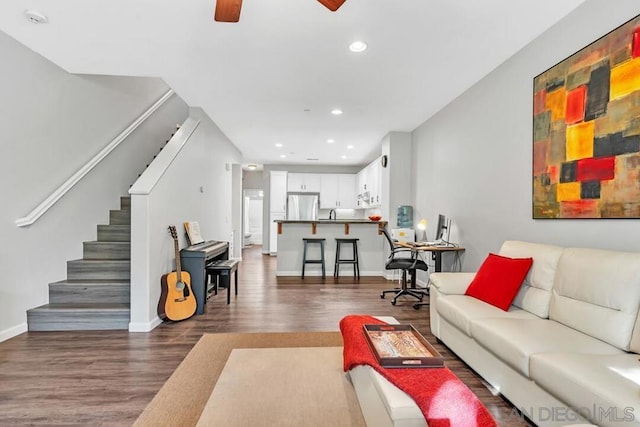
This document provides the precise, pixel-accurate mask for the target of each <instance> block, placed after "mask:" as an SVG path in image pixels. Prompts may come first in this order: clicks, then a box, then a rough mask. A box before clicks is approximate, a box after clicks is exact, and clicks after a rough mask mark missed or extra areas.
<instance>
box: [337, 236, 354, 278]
mask: <svg viewBox="0 0 640 427" xmlns="http://www.w3.org/2000/svg"><path fill="white" fill-rule="evenodd" d="M358 240H360V239H341V238H340V239H338V238H336V260H335V264H334V267H333V275H334V276H335V277H340V264H353V277H355V278H358V279H359V278H360V263H359V262H358ZM342 244H350V245H352V246H351V248H352V254H353V256H352V258H351V259H342V258H340V245H342Z"/></svg>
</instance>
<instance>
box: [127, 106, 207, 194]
mask: <svg viewBox="0 0 640 427" xmlns="http://www.w3.org/2000/svg"><path fill="white" fill-rule="evenodd" d="M199 125H200V120H199V119H195V118H193V117H187V119H186V120H185V121H184V123H182V124H181V125H180V129H178V130H177V131H176V133H175V134H174V135H173V136H172V137H171V139H170V140H169V142H168V143H167V145H165V146H164V148H163V149H162V151H160V152H159V153H158V155H157V156H156V158H155V159H153V162H151V164H149V166H148V167H147V168H146V169H145V170H144V172H142V174H141V175H140V177H139V178H138V179H137V180H136V182H134V183H133V185H132V186H131V188H130V189H129V194H130V195H143V196H146V195H149V194H151V191H152V190H153V188H154V187H155V186H156V184H158V182H160V179H161V178H162V176H163V175H164V174H165V172H166V171H167V170H168V169H169V166H171V164H172V163H173V161H174V160H175V159H176V158H177V156H178V154H179V153H180V151H181V150H182V148H184V146H185V145H186V143H187V141H189V138H191V135H193V133H194V132H195V131H196V129H197V128H198V126H199Z"/></svg>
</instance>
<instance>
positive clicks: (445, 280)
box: [429, 273, 476, 295]
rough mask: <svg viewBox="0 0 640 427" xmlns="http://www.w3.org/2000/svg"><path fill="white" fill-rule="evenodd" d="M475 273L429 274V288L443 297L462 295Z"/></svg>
mask: <svg viewBox="0 0 640 427" xmlns="http://www.w3.org/2000/svg"><path fill="white" fill-rule="evenodd" d="M475 276H476V273H431V274H430V275H429V286H433V287H435V288H436V289H438V292H440V293H441V294H445V295H464V293H465V291H466V290H467V288H468V287H469V284H470V283H471V281H472V280H473V278H474V277H475Z"/></svg>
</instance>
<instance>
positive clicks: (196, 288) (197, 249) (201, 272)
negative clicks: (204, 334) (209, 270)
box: [180, 240, 229, 314]
mask: <svg viewBox="0 0 640 427" xmlns="http://www.w3.org/2000/svg"><path fill="white" fill-rule="evenodd" d="M226 259H229V242H219V241H216V240H208V241H206V242H202V243H198V244H196V245H191V246H187V247H186V248H184V249H182V250H181V251H180V263H181V264H182V269H183V270H185V271H187V272H189V274H190V275H191V289H192V290H193V293H194V295H195V297H196V303H197V304H198V307H197V309H196V313H197V314H204V305H205V303H206V302H207V274H206V271H205V267H206V265H207V264H209V263H210V262H213V261H217V260H226Z"/></svg>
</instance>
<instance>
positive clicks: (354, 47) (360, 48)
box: [349, 40, 367, 53]
mask: <svg viewBox="0 0 640 427" xmlns="http://www.w3.org/2000/svg"><path fill="white" fill-rule="evenodd" d="M349 50H350V51H351V52H354V53H360V52H364V51H365V50H367V44H366V43H365V42H362V41H360V40H356V41H354V42H353V43H351V44H350V45H349Z"/></svg>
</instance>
